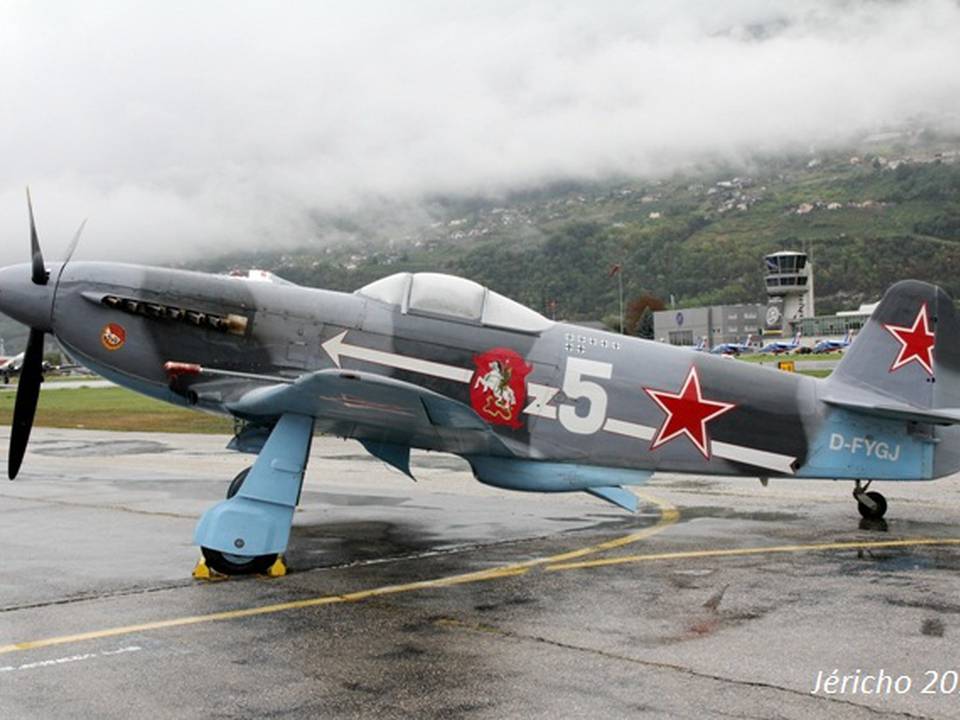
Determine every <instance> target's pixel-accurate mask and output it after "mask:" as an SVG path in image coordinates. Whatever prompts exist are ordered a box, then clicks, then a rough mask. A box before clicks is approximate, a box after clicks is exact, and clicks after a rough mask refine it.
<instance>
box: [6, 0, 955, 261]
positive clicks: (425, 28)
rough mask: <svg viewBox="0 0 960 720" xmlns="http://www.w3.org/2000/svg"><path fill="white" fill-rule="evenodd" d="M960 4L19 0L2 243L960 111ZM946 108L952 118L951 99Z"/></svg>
mask: <svg viewBox="0 0 960 720" xmlns="http://www.w3.org/2000/svg"><path fill="white" fill-rule="evenodd" d="M958 38H960V4H958V2H955V1H953V0H905V1H904V2H877V1H875V2H856V1H847V2H835V3H829V2H797V1H790V2H781V3H771V2H749V1H742V2H723V3H707V2H692V1H687V2H672V3H655V2H636V1H633V2H614V1H612V0H610V1H608V2H602V3H592V4H587V3H582V2H572V1H571V2H506V1H504V2H484V3H466V2H463V3H450V2H417V3H409V4H405V3H393V2H358V3H350V4H347V3H332V2H331V3H316V2H309V3H308V2H302V3H292V2H291V3H283V4H276V3H266V2H264V3H243V4H240V3H234V2H225V1H224V2H209V3H202V4H195V3H185V2H167V3H133V2H130V3H117V2H113V3H96V2H89V3H74V4H67V3H61V2H10V1H9V0H6V1H3V2H0V108H2V111H0V112H2V126H0V237H2V238H3V240H2V242H0V263H2V264H6V263H9V262H17V261H25V260H26V258H27V224H26V212H25V203H24V195H23V187H24V185H26V184H30V185H31V187H32V189H33V192H34V199H35V203H36V209H37V215H38V223H39V226H40V231H41V239H42V241H43V243H44V247H45V248H46V249H47V254H48V256H50V258H51V259H52V258H54V257H56V256H57V253H59V252H60V251H61V250H62V248H63V247H65V246H66V244H67V242H68V241H69V238H70V236H71V235H72V233H73V230H74V228H75V227H76V225H77V224H79V222H80V220H81V219H82V218H83V217H87V216H89V217H90V223H89V226H88V229H87V233H86V235H85V238H84V243H83V244H82V247H81V251H80V254H79V257H86V258H94V257H96V258H118V259H125V260H136V261H143V262H147V261H169V260H173V259H177V258H181V259H182V258H189V257H191V256H193V255H196V254H199V253H209V252H220V251H226V250H230V249H236V248H249V247H255V246H257V245H272V246H276V247H292V246H297V245H302V244H304V243H306V242H310V241H314V240H316V241H317V242H321V241H324V236H323V233H322V232H320V231H319V230H318V227H320V225H318V218H323V217H328V216H334V215H337V214H339V213H346V212H356V211H358V210H359V211H362V209H363V208H365V207H367V206H375V207H379V208H382V207H383V203H384V202H386V201H388V202H390V203H398V204H401V205H408V206H409V207H413V208H416V207H417V206H418V203H419V202H420V200H421V199H422V198H424V197H427V196H431V195H436V194H453V195H472V194H482V195H496V194H498V193H503V192H507V191H511V190H519V189H526V188H532V187H537V186H539V185H541V184H543V183H545V182H548V181H554V180H560V179H568V178H572V179H595V178H602V177H605V176H608V175H611V174H628V175H656V174H661V173H668V172H671V171H673V170H676V169H678V168H683V167H685V166H687V165H688V164H689V163H691V162H697V161H702V160H704V159H724V160H731V161H737V160H738V159H739V158H743V157H746V156H747V155H749V154H751V153H756V152H758V151H759V152H773V151H779V150H791V149H805V148H807V147H809V146H811V145H815V146H817V147H825V146H829V145H836V144H842V143H844V142H846V141H848V140H849V139H850V138H853V137H857V136H858V135H862V134H863V133H865V132H871V131H875V130H877V129H879V128H883V127H886V126H889V125H891V124H897V123H902V122H904V121H908V120H911V119H915V118H917V117H922V118H924V120H923V121H924V122H928V121H933V122H936V123H942V124H946V125H949V126H952V128H953V129H957V127H958V124H960V123H958V118H960V73H958V72H957V69H958V68H960V42H958ZM931 119H932V120H931Z"/></svg>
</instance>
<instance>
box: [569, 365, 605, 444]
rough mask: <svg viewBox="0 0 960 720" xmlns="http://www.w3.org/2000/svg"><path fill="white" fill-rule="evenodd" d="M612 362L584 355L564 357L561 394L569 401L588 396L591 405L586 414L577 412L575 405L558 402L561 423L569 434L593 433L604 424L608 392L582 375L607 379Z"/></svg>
mask: <svg viewBox="0 0 960 720" xmlns="http://www.w3.org/2000/svg"><path fill="white" fill-rule="evenodd" d="M612 374H613V365H611V364H610V363H605V362H596V361H595V360H585V359H584V358H575V357H571V358H567V367H566V370H564V373H563V394H564V395H566V396H567V397H568V398H569V399H570V400H577V399H579V398H587V400H589V401H590V407H589V409H588V410H587V414H586V415H578V414H577V408H576V406H574V405H561V406H560V407H559V409H558V418H559V419H560V424H561V425H563V427H564V428H566V429H567V430H569V431H570V432H572V433H577V434H578V435H592V434H593V433H595V432H597V431H599V430H600V428H602V427H603V422H604V420H606V418H607V391H606V390H604V389H603V388H602V387H600V386H599V385H597V383H595V382H590V381H589V380H584V379H583V378H584V377H594V378H601V379H603V380H609V379H610V376H611V375H612Z"/></svg>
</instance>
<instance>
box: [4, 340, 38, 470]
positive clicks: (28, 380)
mask: <svg viewBox="0 0 960 720" xmlns="http://www.w3.org/2000/svg"><path fill="white" fill-rule="evenodd" d="M41 382H43V331H42V330H34V329H31V330H30V338H29V340H27V349H26V352H24V354H23V365H22V366H21V368H20V382H19V384H18V385H17V400H16V404H15V405H14V407H13V426H12V427H11V428H10V455H9V457H8V458H7V474H8V475H9V477H10V479H11V480H13V479H14V478H15V477H16V476H17V473H18V472H20V465H21V463H22V462H23V456H24V453H26V452H27V441H29V440H30V430H31V428H32V427H33V417H34V415H35V414H36V412H37V399H38V398H39V397H40V383H41Z"/></svg>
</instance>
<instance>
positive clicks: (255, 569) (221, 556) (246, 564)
mask: <svg viewBox="0 0 960 720" xmlns="http://www.w3.org/2000/svg"><path fill="white" fill-rule="evenodd" d="M200 551H201V552H202V553H203V560H204V562H206V563H207V567H209V568H210V569H211V570H216V571H217V572H218V573H220V574H221V575H258V574H263V573H265V572H267V570H269V569H270V567H271V566H272V565H273V564H274V563H275V562H276V561H277V554H276V553H274V554H272V555H257V556H256V557H250V556H244V555H231V554H229V553H223V552H220V551H219V550H211V549H210V548H205V547H202V548H200Z"/></svg>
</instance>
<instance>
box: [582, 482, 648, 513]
mask: <svg viewBox="0 0 960 720" xmlns="http://www.w3.org/2000/svg"><path fill="white" fill-rule="evenodd" d="M587 492H588V493H590V494H591V495H595V496H596V497H598V498H600V499H601V500H606V501H607V502H608V503H613V504H614V505H616V506H618V507H622V508H623V509H624V510H627V511H629V512H636V511H637V506H638V505H639V503H638V502H637V496H636V495H634V494H633V493H632V492H630V491H629V490H625V489H624V488H622V487H620V486H619V485H611V486H610V487H592V488H587Z"/></svg>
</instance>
